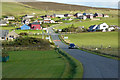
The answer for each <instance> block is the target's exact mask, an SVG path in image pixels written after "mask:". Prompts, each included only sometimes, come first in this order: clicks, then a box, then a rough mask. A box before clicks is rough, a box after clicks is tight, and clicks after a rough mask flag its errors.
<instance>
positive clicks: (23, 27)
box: [21, 24, 30, 30]
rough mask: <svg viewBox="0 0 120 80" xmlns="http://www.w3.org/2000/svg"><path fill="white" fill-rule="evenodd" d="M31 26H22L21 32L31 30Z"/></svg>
mask: <svg viewBox="0 0 120 80" xmlns="http://www.w3.org/2000/svg"><path fill="white" fill-rule="evenodd" d="M29 29H30V26H28V25H26V24H24V25H23V26H21V30H29Z"/></svg>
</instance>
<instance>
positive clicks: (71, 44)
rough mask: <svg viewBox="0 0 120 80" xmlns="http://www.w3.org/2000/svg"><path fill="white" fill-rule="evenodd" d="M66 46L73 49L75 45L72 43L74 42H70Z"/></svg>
mask: <svg viewBox="0 0 120 80" xmlns="http://www.w3.org/2000/svg"><path fill="white" fill-rule="evenodd" d="M68 48H69V49H75V48H76V46H75V44H74V43H70V44H69V47H68Z"/></svg>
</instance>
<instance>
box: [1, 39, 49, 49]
mask: <svg viewBox="0 0 120 80" xmlns="http://www.w3.org/2000/svg"><path fill="white" fill-rule="evenodd" d="M2 46H3V47H5V48H6V49H7V48H10V49H12V48H16V47H20V48H22V49H24V48H25V47H27V48H28V49H31V48H34V49H37V48H39V49H44V50H46V49H50V48H51V47H50V42H49V41H48V40H43V39H40V38H33V37H25V38H23V37H20V38H17V39H15V40H14V41H5V42H3V43H2ZM10 49H9V50H10Z"/></svg>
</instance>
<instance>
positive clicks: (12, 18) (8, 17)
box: [4, 16, 15, 20]
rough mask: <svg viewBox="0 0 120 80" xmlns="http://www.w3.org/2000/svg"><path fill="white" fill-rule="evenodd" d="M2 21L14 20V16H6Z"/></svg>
mask: <svg viewBox="0 0 120 80" xmlns="http://www.w3.org/2000/svg"><path fill="white" fill-rule="evenodd" d="M4 20H15V17H14V16H7V17H5V18H4Z"/></svg>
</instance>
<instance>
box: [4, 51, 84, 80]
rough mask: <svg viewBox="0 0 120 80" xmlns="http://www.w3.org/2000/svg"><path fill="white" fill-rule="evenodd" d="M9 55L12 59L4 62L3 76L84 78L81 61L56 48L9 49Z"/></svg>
mask: <svg viewBox="0 0 120 80" xmlns="http://www.w3.org/2000/svg"><path fill="white" fill-rule="evenodd" d="M9 56H10V60H9V61H8V62H6V63H4V62H3V63H2V65H3V66H2V70H3V74H2V75H3V78H70V77H75V78H82V75H83V68H82V64H81V63H80V62H79V61H77V60H76V59H72V57H70V58H71V59H70V58H69V59H68V58H67V57H65V56H63V55H61V54H59V53H58V52H56V51H55V50H49V51H30V50H28V51H9ZM74 61H75V62H74ZM73 62H74V64H73ZM74 66H76V67H74ZM73 71H75V73H73ZM73 75H74V76H73Z"/></svg>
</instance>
